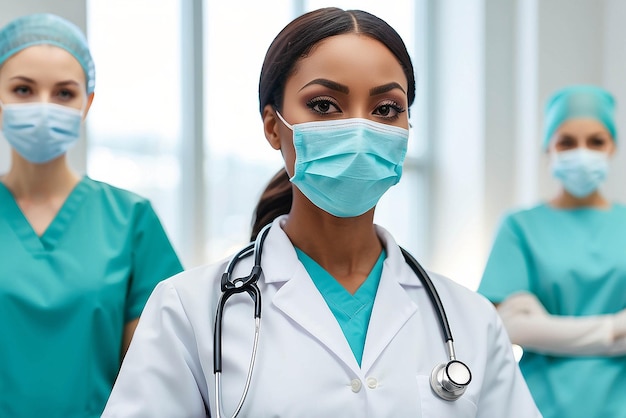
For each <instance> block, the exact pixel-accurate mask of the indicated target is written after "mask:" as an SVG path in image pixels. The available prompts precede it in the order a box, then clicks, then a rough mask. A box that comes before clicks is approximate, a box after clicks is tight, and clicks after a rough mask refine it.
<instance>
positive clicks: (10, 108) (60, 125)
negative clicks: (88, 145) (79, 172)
mask: <svg viewBox="0 0 626 418" xmlns="http://www.w3.org/2000/svg"><path fill="white" fill-rule="evenodd" d="M1 106H2V133H3V134H4V137H5V138H6V139H7V141H9V144H10V145H11V147H13V149H15V150H16V151H17V152H18V153H19V154H20V155H21V156H22V157H24V158H25V159H26V160H28V161H30V162H31V163H34V164H43V163H46V162H48V161H51V160H53V159H55V158H57V157H59V156H60V155H62V154H65V153H66V152H67V151H68V150H69V149H70V148H71V147H72V145H74V144H75V143H76V142H77V141H78V138H79V137H80V125H81V122H82V120H83V112H82V110H77V109H73V108H70V107H66V106H61V105H57V104H53V103H43V102H36V103H20V104H6V105H1Z"/></svg>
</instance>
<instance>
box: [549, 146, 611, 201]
mask: <svg viewBox="0 0 626 418" xmlns="http://www.w3.org/2000/svg"><path fill="white" fill-rule="evenodd" d="M551 166H552V174H553V176H554V177H555V178H557V179H558V180H560V181H561V183H562V184H563V187H565V190H567V191H568V192H569V193H570V194H571V195H572V196H575V197H578V198H582V197H586V196H589V195H590V194H591V193H593V192H594V191H595V190H596V189H597V188H598V187H599V186H600V184H601V183H602V182H603V181H604V180H605V179H606V174H607V172H608V169H609V156H608V154H607V153H606V152H601V151H591V150H589V149H587V148H576V149H574V150H568V151H562V152H557V153H556V154H554V155H553V157H552V160H551Z"/></svg>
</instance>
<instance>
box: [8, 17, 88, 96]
mask: <svg viewBox="0 0 626 418" xmlns="http://www.w3.org/2000/svg"><path fill="white" fill-rule="evenodd" d="M42 44H46V45H54V46H57V47H59V48H63V49H65V50H66V51H67V52H69V53H70V54H72V55H73V56H74V58H76V60H77V61H78V62H79V63H80V65H81V67H83V70H84V71H85V79H86V81H87V93H88V94H89V93H92V92H93V90H94V88H95V86H96V70H95V68H94V64H93V59H92V58H91V54H90V53H89V47H88V46H87V39H86V38H85V35H84V34H83V33H82V31H81V30H80V29H79V28H78V27H77V26H76V25H74V24H73V23H71V22H69V21H67V20H65V19H63V18H61V17H59V16H56V15H53V14H49V13H39V14H32V15H27V16H22V17H19V18H17V19H15V20H13V21H11V22H10V23H8V24H7V25H6V26H5V27H3V28H2V29H0V66H2V64H4V62H5V61H6V60H8V59H9V58H11V57H12V56H13V55H15V54H17V53H18V52H20V51H21V50H23V49H25V48H28V47H30V46H34V45H42Z"/></svg>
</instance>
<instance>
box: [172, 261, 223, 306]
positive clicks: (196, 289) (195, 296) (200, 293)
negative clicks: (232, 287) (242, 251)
mask: <svg viewBox="0 0 626 418" xmlns="http://www.w3.org/2000/svg"><path fill="white" fill-rule="evenodd" d="M227 262H228V260H227V259H224V260H220V261H217V262H215V263H210V264H205V265H202V266H198V267H194V268H191V269H188V270H185V271H183V272H181V273H178V274H176V275H175V276H172V277H170V278H168V279H166V280H163V281H162V282H161V284H162V285H163V286H164V287H166V288H170V289H171V290H173V291H174V292H175V293H176V294H177V295H178V298H179V299H180V301H181V304H182V305H183V306H188V305H196V304H198V303H200V304H209V305H214V304H215V299H216V298H217V296H219V294H220V280H221V277H222V273H223V272H224V270H225V268H226V264H227Z"/></svg>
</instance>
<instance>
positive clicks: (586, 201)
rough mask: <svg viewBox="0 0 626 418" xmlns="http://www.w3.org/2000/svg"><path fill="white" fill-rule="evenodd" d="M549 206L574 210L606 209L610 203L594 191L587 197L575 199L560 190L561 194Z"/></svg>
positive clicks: (565, 191)
mask: <svg viewBox="0 0 626 418" xmlns="http://www.w3.org/2000/svg"><path fill="white" fill-rule="evenodd" d="M550 204H551V205H552V206H554V207H555V208H559V209H576V208H583V207H591V208H599V209H606V208H608V207H610V206H611V203H610V202H609V201H608V200H607V199H606V198H605V197H604V196H602V194H601V193H600V192H599V191H598V190H596V191H594V192H593V193H591V194H590V195H589V196H585V197H576V196H572V195H571V194H570V193H568V192H567V190H564V189H562V190H561V192H560V193H559V194H558V195H557V196H556V197H555V198H553V199H552V200H550Z"/></svg>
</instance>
